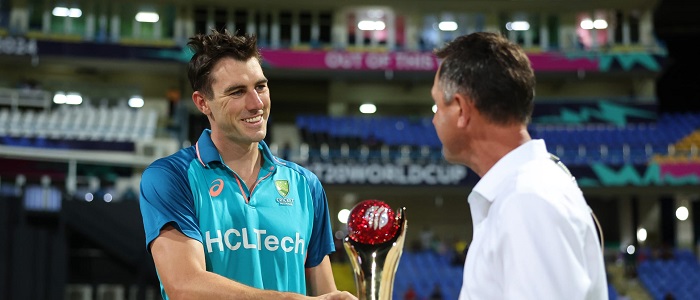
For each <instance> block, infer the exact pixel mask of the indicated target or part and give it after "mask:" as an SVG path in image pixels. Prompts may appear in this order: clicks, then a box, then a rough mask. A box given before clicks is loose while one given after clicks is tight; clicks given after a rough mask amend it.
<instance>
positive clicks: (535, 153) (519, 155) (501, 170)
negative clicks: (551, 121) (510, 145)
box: [469, 140, 549, 224]
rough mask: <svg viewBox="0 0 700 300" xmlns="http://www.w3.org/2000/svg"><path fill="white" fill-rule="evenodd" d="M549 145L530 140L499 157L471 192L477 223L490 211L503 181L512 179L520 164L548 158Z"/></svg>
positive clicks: (473, 212)
mask: <svg viewBox="0 0 700 300" xmlns="http://www.w3.org/2000/svg"><path fill="white" fill-rule="evenodd" d="M548 157H549V152H547V146H546V145H545V143H544V140H530V141H527V142H526V143H524V144H522V145H520V146H518V147H517V148H515V149H513V150H512V151H510V152H508V154H506V155H505V156H503V157H502V158H501V159H499V160H498V161H497V162H496V164H495V165H493V167H491V169H489V170H488V171H487V172H486V174H484V176H483V177H481V179H480V180H479V182H478V183H477V184H476V185H475V186H474V189H472V192H471V194H469V204H470V205H471V206H472V218H473V220H474V223H475V224H478V223H480V222H481V221H482V220H483V219H484V218H485V217H486V214H487V213H488V209H489V207H490V206H491V203H493V201H494V200H495V199H496V196H497V195H498V193H499V192H500V191H501V188H500V186H501V183H503V181H504V180H510V179H511V178H510V176H509V175H510V173H512V172H515V171H516V170H517V168H518V167H519V166H521V165H522V164H524V163H527V162H528V161H531V160H533V159H537V158H548Z"/></svg>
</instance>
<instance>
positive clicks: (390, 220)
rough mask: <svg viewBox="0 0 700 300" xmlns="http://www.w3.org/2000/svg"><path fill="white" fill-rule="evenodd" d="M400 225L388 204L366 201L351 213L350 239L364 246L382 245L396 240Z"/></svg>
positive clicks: (356, 206) (349, 219)
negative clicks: (393, 239)
mask: <svg viewBox="0 0 700 300" xmlns="http://www.w3.org/2000/svg"><path fill="white" fill-rule="evenodd" d="M400 225H401V224H400V220H398V219H397V218H396V215H395V213H394V211H392V210H391V207H389V205H388V204H386V203H384V202H382V201H379V200H365V201H362V202H360V203H358V204H357V205H355V207H354V208H353V209H352V211H351V212H350V217H349V218H348V237H350V239H352V240H353V241H355V242H358V243H362V244H370V245H376V244H381V243H385V242H387V241H389V240H391V239H392V238H394V236H396V232H397V231H398V230H399V227H400Z"/></svg>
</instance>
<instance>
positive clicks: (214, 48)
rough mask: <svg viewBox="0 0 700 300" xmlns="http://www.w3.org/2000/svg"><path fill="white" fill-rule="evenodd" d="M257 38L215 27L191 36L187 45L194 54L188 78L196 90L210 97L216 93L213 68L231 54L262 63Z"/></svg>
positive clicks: (239, 58) (237, 58)
mask: <svg viewBox="0 0 700 300" xmlns="http://www.w3.org/2000/svg"><path fill="white" fill-rule="evenodd" d="M257 41H258V40H257V37H256V36H254V35H231V34H230V33H229V32H228V31H227V30H224V31H223V32H219V31H217V30H215V29H212V30H211V33H209V34H206V35H205V34H197V35H195V36H193V37H191V38H190V40H189V42H188V43H187V45H188V46H189V47H190V49H192V52H194V55H193V56H192V59H190V63H189V65H188V66H187V77H189V79H190V85H191V86H192V90H195V91H200V92H202V93H203V94H204V96H206V97H207V98H211V97H212V96H213V91H212V89H211V84H212V78H211V76H210V75H211V74H210V73H211V68H212V67H214V65H216V63H217V62H218V61H219V60H220V59H221V58H223V57H231V58H233V59H235V60H238V61H248V60H249V59H251V58H256V59H258V62H259V63H262V56H261V55H260V51H259V50H258V48H257Z"/></svg>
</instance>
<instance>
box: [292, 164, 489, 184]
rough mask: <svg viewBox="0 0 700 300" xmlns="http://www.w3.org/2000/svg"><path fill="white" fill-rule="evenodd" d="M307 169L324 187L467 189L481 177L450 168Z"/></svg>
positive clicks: (349, 166)
mask: <svg viewBox="0 0 700 300" xmlns="http://www.w3.org/2000/svg"><path fill="white" fill-rule="evenodd" d="M305 167H307V168H308V169H309V170H311V172H313V173H314V174H316V176H318V178H319V179H320V180H321V182H322V183H323V184H357V185H364V184H371V185H467V184H473V183H475V182H476V181H478V176H476V174H474V173H471V172H469V171H468V169H467V167H465V166H461V165H449V164H433V163H428V164H384V163H369V164H360V163H356V164H352V163H332V162H328V163H326V162H323V163H322V162H316V163H310V164H308V165H306V166H305ZM470 173H471V174H470ZM471 179H473V180H471Z"/></svg>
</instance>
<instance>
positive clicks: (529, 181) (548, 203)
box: [498, 160, 589, 220]
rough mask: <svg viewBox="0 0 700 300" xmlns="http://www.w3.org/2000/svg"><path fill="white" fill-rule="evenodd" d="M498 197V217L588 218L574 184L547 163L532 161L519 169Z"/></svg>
mask: <svg viewBox="0 0 700 300" xmlns="http://www.w3.org/2000/svg"><path fill="white" fill-rule="evenodd" d="M501 193H503V198H502V201H500V202H502V203H501V204H500V205H498V206H499V209H498V211H499V214H503V215H506V216H507V215H511V216H512V215H513V214H528V215H530V217H535V218H536V217H538V216H539V217H545V216H548V217H552V216H559V217H563V218H564V219H569V218H588V213H589V211H588V210H587V208H586V207H587V203H586V200H585V198H584V197H583V192H582V191H581V189H580V188H579V187H578V185H577V184H576V182H575V181H574V180H573V178H572V177H571V176H569V175H568V174H566V173H565V172H564V171H563V170H562V169H561V168H559V167H558V166H557V165H556V164H555V163H552V162H549V161H546V160H535V161H532V162H530V163H527V164H525V165H523V166H521V167H520V168H518V170H517V171H516V174H515V175H514V178H513V181H512V182H511V183H510V184H509V186H508V187H506V188H504V189H502V190H501ZM554 219H555V220H556V219H558V218H557V217H555V218H554Z"/></svg>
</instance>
